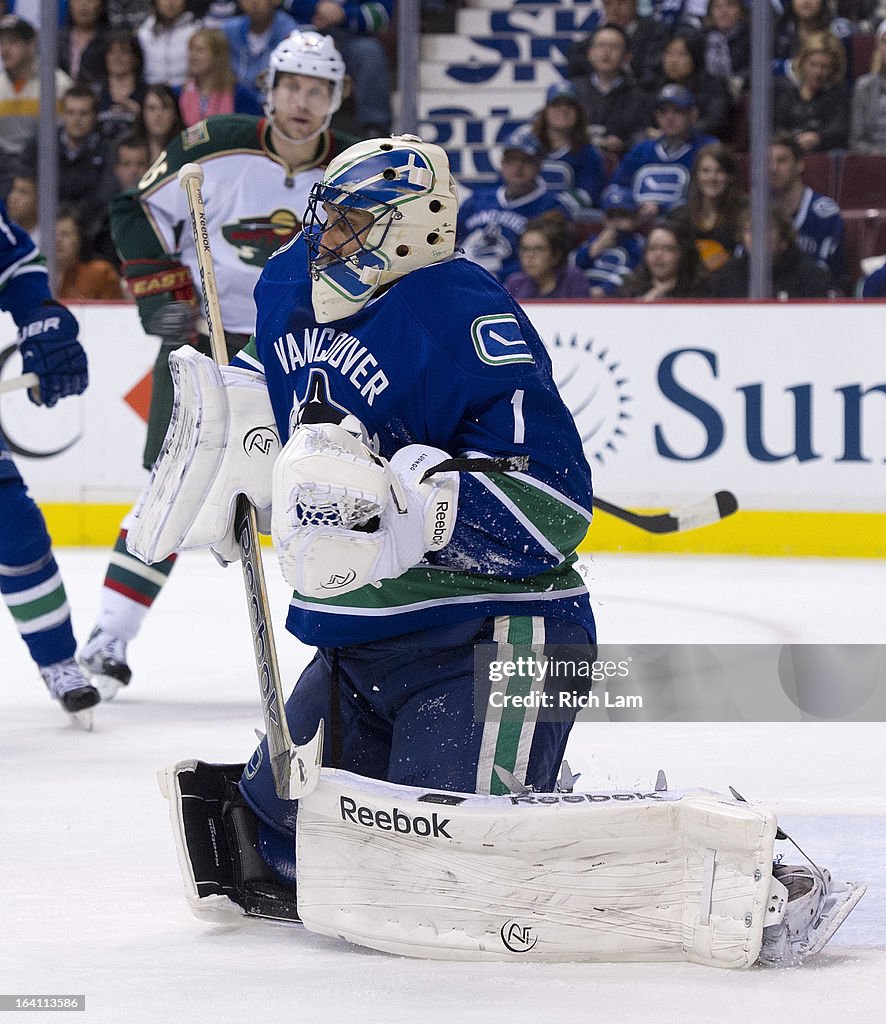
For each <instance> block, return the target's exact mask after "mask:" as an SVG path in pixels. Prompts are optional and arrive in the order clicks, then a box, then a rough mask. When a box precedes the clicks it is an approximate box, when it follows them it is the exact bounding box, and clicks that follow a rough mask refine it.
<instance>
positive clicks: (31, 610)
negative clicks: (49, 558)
mask: <svg viewBox="0 0 886 1024" xmlns="http://www.w3.org/2000/svg"><path fill="white" fill-rule="evenodd" d="M67 600H68V598H67V595H66V594H65V588H64V586H62V585H61V584H59V585H58V586H57V587H56V588H55V590H53V591H52V592H51V593H49V594H44V595H43V597H38V598H36V599H35V600H33V601H27V602H25V604H16V605H12V606H11V607H10V609H9V610H10V611H11V612H12V617H13V618H14V619H15V620H16V622H30V621H31V620H32V619H36V618H39V617H40V616H41V615H48V614H49V612H54V611H56V610H57V609H58V608H61V607H62V606H63V605H65V604H67Z"/></svg>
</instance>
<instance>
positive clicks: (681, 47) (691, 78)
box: [649, 28, 732, 137]
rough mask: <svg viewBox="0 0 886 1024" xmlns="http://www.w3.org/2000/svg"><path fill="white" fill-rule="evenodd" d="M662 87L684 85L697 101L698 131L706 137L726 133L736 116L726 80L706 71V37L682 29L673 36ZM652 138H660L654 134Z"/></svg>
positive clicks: (664, 58)
mask: <svg viewBox="0 0 886 1024" xmlns="http://www.w3.org/2000/svg"><path fill="white" fill-rule="evenodd" d="M661 71H662V73H661V79H660V83H659V84H660V85H661V86H664V85H682V86H683V87H684V88H685V89H688V90H689V92H691V93H692V95H693V96H694V97H695V100H696V105H697V107H698V119H697V121H696V124H695V128H696V131H699V132H701V133H702V134H703V135H720V134H722V133H723V132H725V130H726V128H727V126H728V123H729V115H730V113H731V112H732V97H731V96H730V93H729V85H728V83H727V80H726V79H725V78H717V77H715V76H714V75H711V74H709V73H708V72H707V71H705V62H704V37H703V36H702V35H701V33H700V32H695V31H693V30H692V29H687V28H681V29H677V31H676V32H675V33H674V34H673V36H671V38H670V39H669V40H668V43H667V45H666V46H665V49H664V53H663V54H662V58H661ZM649 134H650V135H652V136H653V137H654V136H657V135H658V131H657V130H653V131H651V132H650V133H649Z"/></svg>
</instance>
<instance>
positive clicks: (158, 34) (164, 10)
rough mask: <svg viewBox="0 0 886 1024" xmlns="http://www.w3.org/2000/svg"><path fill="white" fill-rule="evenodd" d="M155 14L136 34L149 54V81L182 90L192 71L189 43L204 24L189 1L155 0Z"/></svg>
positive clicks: (147, 79)
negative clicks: (188, 74) (190, 9)
mask: <svg viewBox="0 0 886 1024" xmlns="http://www.w3.org/2000/svg"><path fill="white" fill-rule="evenodd" d="M151 7H152V9H153V13H152V14H151V15H149V17H148V19H147V20H146V21H145V23H144V24H143V25H141V26H140V28H139V30H138V32H137V33H136V35H137V38H138V42H139V45H140V46H141V48H142V53H143V54H144V55H145V81H146V82H147V83H148V85H154V84H161V83H162V84H165V85H171V86H173V87H174V88H180V87H181V86H183V85H184V84H185V79H186V78H187V71H188V40H189V39H190V38H191V36H192V35H193V34H194V32H195V31H196V30H197V29H198V28H200V22H199V21H197V19H196V18H195V17H194V15H193V14H192V13H191V12H190V11H189V10H187V0H152V3H151Z"/></svg>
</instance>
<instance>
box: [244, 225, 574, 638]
mask: <svg viewBox="0 0 886 1024" xmlns="http://www.w3.org/2000/svg"><path fill="white" fill-rule="evenodd" d="M307 260H308V254H307V246H306V243H305V239H304V236H302V235H300V236H298V237H297V238H296V239H295V241H294V242H293V243H292V244H291V245H290V246H289V247H285V248H284V249H282V250H280V251H279V252H278V253H276V254H275V255H274V256H273V257H272V258H271V259H270V260H269V261H268V263H267V264H266V266H265V268H264V270H263V271H262V275H261V278H260V279H259V282H258V284H257V286H256V289H255V299H256V306H257V321H256V336H255V339H254V341H253V342H251V343H250V345H249V346H248V347H247V348H246V349H245V350H244V351H243V352H242V353H240V355H239V356H238V357H237V359H236V360H235V362H236V363H237V364H239V365H241V366H246V367H249V368H252V369H259V370H262V371H263V372H264V374H265V378H266V380H267V386H268V391H269V393H270V397H271V402H272V405H273V408H274V414H275V417H276V420H277V425H278V427H279V430H280V435H281V438H284V439H285V438H287V437H288V436H289V435H290V433H291V431H292V429H293V426H294V424H295V420H296V416H297V415H298V413H299V409H300V407H301V406H303V405H304V404H306V403H308V402H312V403H320V404H322V405H325V406H326V407H327V410H328V411H327V416H328V418H329V419H331V420H340V419H341V418H342V417H343V416H344V415H346V414H351V415H353V416H356V417H357V418H358V419H359V420H360V421H361V423H362V424H363V425H364V427H365V429H366V432H367V436H368V438H369V439H370V444H371V445H372V446H373V447H374V448H375V449H376V450H377V451H378V453H379V454H381V455H383V456H384V457H385V458H390V457H391V456H392V455H393V454H394V453H395V452H396V451H398V450H399V449H400V448H402V447H403V446H404V445H408V444H413V443H425V444H431V445H434V446H436V447H439V448H442V449H444V450H445V451H447V452H449V453H450V454H451V455H453V456H459V457H483V456H490V457H507V456H514V455H525V456H528V460H529V462H528V469H527V470H526V471H525V472H523V471H521V472H508V473H501V472H497V473H489V474H483V475H477V474H469V473H462V474H461V492H460V496H459V503H458V519H457V523H456V527H455V532H454V534H453V537H452V540H451V541H450V543H449V544H448V545H447V547H446V548H445V549H444V550H443V551H440V552H438V553H435V554H434V555H430V556H428V563H422V564H421V565H419V566H416V567H414V568H412V569H410V570H408V571H407V572H406V573H405V574H404V575H402V576H400V577H398V578H397V579H392V580H384V581H383V582H382V583H381V584H380V585H378V586H366V587H363V588H361V589H360V590H357V591H355V592H353V593H350V594H346V595H342V596H340V597H336V598H331V599H326V600H322V601H320V600H313V599H308V598H305V597H303V596H301V595H299V594H297V593H296V594H295V595H294V596H293V599H292V602H291V606H290V611H289V616H288V619H287V628H288V629H289V630H290V632H292V633H294V634H295V635H296V636H297V637H299V639H301V640H303V641H304V642H305V643H309V644H315V645H318V646H320V647H324V646H325V647H338V646H342V645H350V644H362V643H366V642H369V641H373V640H380V639H383V638H386V637H393V636H400V635H402V634H405V633H409V632H413V631H416V630H423V629H427V628H432V627H437V626H447V625H450V624H454V623H459V622H464V621H467V620H469V619H476V618H483V617H486V616H493V615H509V614H510V615H521V616H534V615H538V616H548V617H550V618H553V619H561V620H565V621H569V622H575V623H579V624H582V625H585V626H586V627H587V629H588V632H589V633H590V634H591V635H593V617H592V614H591V609H590V604H589V600H588V593H587V589H586V587H585V586H584V583H583V582H582V579H581V577H580V576H579V574H578V573H577V572H576V570H575V567H574V563H575V560H576V556H575V554H574V552H575V549H576V547H577V545H578V544H579V543H580V541H581V540H582V539H583V538H584V535H585V532H586V530H587V527H588V524H589V521H590V518H591V511H590V510H591V504H592V493H591V473H590V468H589V466H588V464H587V461H586V459H585V456H584V452H583V450H582V445H581V441H580V439H579V437H578V433H577V431H576V428H575V424H574V422H573V420H572V416H571V414H570V412H569V411H568V409H567V408H566V407H565V405H564V404H563V401H562V399H561V398H560V395H559V393H558V391H557V388H556V386H555V384H554V381H553V378H552V375H551V364H550V359H549V357H548V354H547V352H546V350H545V348H544V346H543V344H542V342H541V340H540V338H539V336H538V334H537V333H536V331H535V329H534V328H533V326H532V325H531V323H530V322H529V321H528V319H527V318H526V315H525V313H524V312H523V310H522V309H521V308H520V306H519V305H517V304H516V303H515V302H514V301H513V300H512V299H511V297H510V296H509V295H508V294H507V292H505V291H504V289H503V288H502V287H501V286H500V285H499V284H498V282H497V281H495V279H494V278H492V277H491V276H490V275H489V274H488V273H487V272H486V271H485V270H483V269H482V268H481V267H478V266H477V265H476V264H474V263H471V262H470V261H469V260H466V259H461V258H453V259H450V260H448V261H445V262H443V263H438V264H434V265H431V266H428V267H424V268H422V269H420V270H415V271H413V272H412V273H410V274H408V275H407V276H405V277H404V278H402V279H401V280H399V281H397V282H395V283H394V284H393V285H392V286H391V287H390V288H388V289H387V291H385V292H383V293H382V294H381V295H379V296H378V297H377V298H375V299H374V300H372V301H371V302H370V303H368V304H367V306H365V307H364V308H363V309H361V310H359V311H358V312H356V313H354V314H353V315H351V316H348V317H346V318H343V319H341V320H338V321H335V322H334V323H332V324H318V323H317V321H316V320H315V319H314V314H313V310H312V306H311V283H310V277H309V275H308V273H307ZM321 418H324V417H321Z"/></svg>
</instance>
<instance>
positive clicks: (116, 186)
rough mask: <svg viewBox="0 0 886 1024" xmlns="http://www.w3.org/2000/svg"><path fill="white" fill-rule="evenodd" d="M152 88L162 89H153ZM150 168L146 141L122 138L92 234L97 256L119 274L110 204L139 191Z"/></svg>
mask: <svg viewBox="0 0 886 1024" xmlns="http://www.w3.org/2000/svg"><path fill="white" fill-rule="evenodd" d="M152 88H158V87H157V86H153V87H152ZM150 166H151V161H149V160H148V144H147V142H145V140H144V139H140V138H139V137H138V136H136V135H121V136H120V137H119V138H118V139H117V142H116V145H115V147H114V156H113V159H112V161H111V165H110V171H109V173H108V174H106V176H105V182H104V184H103V186H102V194H103V195H104V196H105V197H106V201H105V203H104V205H103V207H102V212H101V216H100V218H99V219H98V221H97V222H96V224H95V227H94V229H93V230H91V231H90V234H91V236H92V251H93V254H94V255H95V256H98V257H99V258H101V259H104V260H107V261H108V262H109V263H110V264H111V265H112V266H113V267H114V269H115V270H117V271H119V269H120V258H119V256H118V255H117V248H116V246H115V245H114V240H113V238H112V236H111V217H110V212H109V209H108V202H109V201H110V200H111V199H112V198H113V197H114V196H116V195H119V194H120V193H121V192H127V191H128V190H129V189H132V188H135V187H136V185H138V183H139V182H140V181H141V179H142V178H143V177H144V176H145V174H146V173H147V170H148V168H149V167H150Z"/></svg>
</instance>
